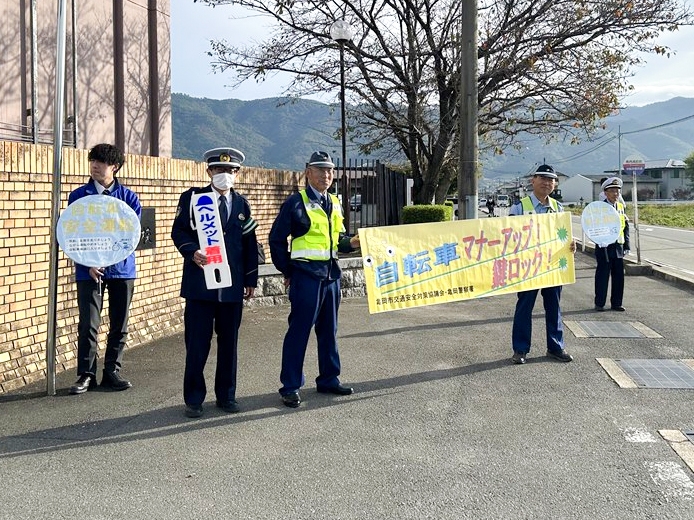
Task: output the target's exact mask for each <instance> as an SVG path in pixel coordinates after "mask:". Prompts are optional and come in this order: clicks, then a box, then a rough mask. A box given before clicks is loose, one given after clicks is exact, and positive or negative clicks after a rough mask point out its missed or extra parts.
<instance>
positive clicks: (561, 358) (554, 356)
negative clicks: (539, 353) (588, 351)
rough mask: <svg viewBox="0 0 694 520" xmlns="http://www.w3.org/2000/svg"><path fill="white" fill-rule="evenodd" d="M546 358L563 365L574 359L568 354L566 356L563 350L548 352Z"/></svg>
mask: <svg viewBox="0 0 694 520" xmlns="http://www.w3.org/2000/svg"><path fill="white" fill-rule="evenodd" d="M547 357H551V358H552V359H556V360H557V361H562V362H563V363H568V362H569V361H573V360H574V358H573V357H572V356H571V355H570V354H567V352H566V351H565V350H560V351H558V352H552V351H550V350H548V351H547Z"/></svg>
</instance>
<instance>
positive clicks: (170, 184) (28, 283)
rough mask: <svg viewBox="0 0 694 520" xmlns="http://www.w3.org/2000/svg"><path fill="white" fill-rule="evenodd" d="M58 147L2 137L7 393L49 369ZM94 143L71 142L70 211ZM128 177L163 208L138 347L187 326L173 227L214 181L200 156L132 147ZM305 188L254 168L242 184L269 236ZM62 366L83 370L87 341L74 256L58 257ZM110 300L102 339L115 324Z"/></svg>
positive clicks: (135, 313) (1, 330)
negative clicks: (189, 195) (185, 204)
mask: <svg viewBox="0 0 694 520" xmlns="http://www.w3.org/2000/svg"><path fill="white" fill-rule="evenodd" d="M52 170H53V149H52V147H50V146H41V145H38V146H36V145H30V144H23V143H15V142H3V141H0V220H2V228H1V229H0V281H1V282H2V283H0V393H4V392H8V391H10V390H12V389H15V388H18V387H20V386H23V385H25V384H27V383H30V382H33V381H36V380H39V379H43V378H45V376H46V351H45V349H46V341H47V338H46V334H47V332H46V331H47V321H48V320H47V313H48V279H49V272H48V270H49V235H50V221H51V194H52V182H53V179H52V175H51V172H52ZM88 171H89V169H88V162H87V151H86V150H75V149H69V148H65V149H64V153H63V167H62V177H61V179H62V180H61V184H62V187H61V195H60V200H61V209H64V208H65V207H66V205H67V197H68V194H69V193H70V191H72V190H73V189H75V188H77V187H78V186H80V185H82V184H84V183H85V182H87V181H88V179H89V176H88ZM119 180H120V181H121V182H122V183H123V184H124V185H126V186H128V187H129V188H131V189H132V190H133V191H135V192H136V193H137V194H138V195H139V197H140V201H141V203H142V206H143V207H144V208H147V207H149V208H155V212H156V235H155V236H156V247H155V248H154V249H146V250H142V251H137V252H136V256H137V269H138V281H137V282H136V285H135V296H134V298H133V303H132V306H131V312H130V327H129V330H130V335H129V338H128V346H129V347H133V346H137V345H140V344H142V343H146V342H148V341H151V340H153V339H156V338H160V337H163V336H167V335H170V334H172V333H174V332H178V331H180V330H182V328H183V323H182V319H183V316H182V310H183V300H182V299H181V298H179V296H178V292H179V284H180V272H181V263H182V259H181V257H180V256H179V254H178V252H177V251H176V249H175V247H174V246H173V243H172V242H171V239H170V238H169V234H170V232H171V222H172V221H173V217H174V213H175V211H176V204H177V202H178V197H179V195H180V193H182V192H183V191H185V190H186V189H187V188H189V187H191V186H204V185H206V184H208V183H209V178H208V177H207V174H206V173H205V166H204V164H202V163H196V162H194V161H183V160H178V159H169V158H162V157H147V156H136V155H129V156H128V157H127V163H126V166H125V167H124V168H123V170H122V171H121V172H120V175H119ZM300 185H301V186H303V180H302V176H301V174H300V173H297V172H286V171H276V170H263V169H260V168H252V167H244V168H243V170H242V173H241V175H240V176H239V179H238V182H237V186H236V189H237V191H239V192H240V193H242V194H243V195H245V196H246V197H247V198H248V200H249V201H250V203H251V208H252V211H253V215H254V218H255V219H256V220H257V221H258V223H259V226H258V230H257V234H258V239H259V241H261V242H262V243H263V244H264V245H265V247H266V250H267V236H268V233H269V231H270V226H271V225H272V221H273V219H274V217H275V215H276V214H277V211H278V209H279V205H280V204H281V203H282V201H284V199H286V197H287V196H288V195H289V194H290V193H292V192H294V191H296V190H297V189H298V187H299V186H300ZM56 308H57V337H56V338H55V343H56V349H57V356H56V358H57V370H58V371H59V372H60V371H63V370H67V369H70V368H73V367H74V366H75V365H76V363H75V355H76V349H77V345H76V344H77V318H78V311H77V298H76V289H75V283H74V273H73V267H72V262H71V261H70V260H69V259H68V258H67V257H66V256H65V255H64V254H63V253H62V251H61V252H59V256H58V294H57V302H56ZM107 309H108V298H106V303H105V306H104V310H103V312H102V315H103V318H104V319H103V324H102V327H101V331H102V332H101V334H100V336H99V344H100V345H103V344H104V340H105V332H104V331H106V330H108V327H107V324H108V317H107Z"/></svg>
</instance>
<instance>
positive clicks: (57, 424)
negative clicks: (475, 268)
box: [0, 252, 694, 520]
mask: <svg viewBox="0 0 694 520" xmlns="http://www.w3.org/2000/svg"><path fill="white" fill-rule="evenodd" d="M593 274H594V260H593V258H592V256H590V255H588V254H582V253H580V252H579V253H577V254H576V277H577V281H576V284H574V285H570V286H567V287H565V289H564V291H563V295H562V309H563V314H564V321H565V323H566V322H567V321H582V320H586V321H596V322H619V323H631V322H639V323H641V324H643V325H645V326H647V327H649V328H650V329H652V330H654V331H655V332H657V333H658V334H659V335H660V336H662V337H660V338H657V337H656V338H647V337H644V338H603V337H597V338H595V337H594V338H579V337H575V336H574V335H573V334H572V332H571V331H570V330H569V328H568V327H567V329H566V338H567V339H566V342H567V350H568V351H569V352H570V353H571V354H572V355H573V356H574V358H575V360H574V362H572V363H567V364H563V363H558V362H554V361H551V360H549V359H547V358H546V357H544V353H545V347H544V320H543V313H542V303H541V301H540V300H541V299H540V298H539V299H538V302H537V304H536V307H535V314H534V318H535V319H534V338H535V342H534V346H533V351H532V352H531V353H530V356H529V359H528V363H527V364H526V365H523V366H516V365H512V364H511V363H510V356H511V347H510V335H511V322H512V318H513V311H514V305H515V300H516V297H515V295H507V296H499V297H492V298H485V299H480V300H474V301H468V302H460V303H455V304H446V305H437V306H430V307H423V308H418V309H408V310H404V311H396V312H389V313H383V314H377V315H370V314H369V313H368V307H367V303H366V299H365V298H352V299H346V300H343V305H342V308H341V310H340V331H339V342H340V352H341V356H342V365H343V375H342V381H343V382H344V383H345V384H349V385H352V386H354V388H355V390H356V393H355V394H354V395H352V396H347V397H334V396H330V395H325V394H318V393H316V391H315V383H314V379H315V377H316V375H317V374H316V371H317V370H316V365H317V361H316V355H315V343H314V342H312V343H310V344H309V349H308V351H307V359H306V363H305V368H306V380H307V385H306V387H305V388H304V389H303V391H302V398H303V401H304V402H303V403H302V406H301V407H300V408H299V409H296V410H292V409H289V408H286V407H284V406H283V405H282V404H281V402H280V400H279V395H278V393H277V389H278V388H279V381H278V376H279V366H280V354H281V342H282V338H283V336H284V332H285V328H286V318H287V313H288V311H289V308H288V307H287V306H275V307H254V308H249V309H247V310H246V312H245V315H244V322H243V325H242V333H241V341H240V359H239V391H238V400H239V404H240V406H241V408H242V412H241V413H240V414H236V415H228V414H225V413H223V412H222V411H220V410H218V409H216V408H215V406H214V395H213V393H208V400H207V403H206V406H205V415H204V417H203V418H202V419H197V420H195V419H187V418H185V417H184V416H183V406H182V374H183V361H184V346H183V338H182V336H181V335H176V336H173V337H171V338H167V339H166V340H161V341H157V342H154V343H151V344H149V345H146V346H143V347H139V348H137V349H133V350H129V351H127V352H126V353H125V356H124V368H123V373H124V375H125V376H126V377H127V378H128V379H130V380H131V381H132V383H133V388H132V389H131V390H128V391H125V392H116V393H111V392H105V391H91V392H88V393H86V394H84V395H80V396H69V395H67V389H68V387H69V386H70V384H72V382H73V381H74V379H75V374H74V371H72V372H70V373H65V374H59V375H58V378H57V388H58V395H56V396H54V397H46V396H45V393H46V392H45V382H42V383H40V384H34V385H30V386H28V387H25V388H23V389H21V390H20V391H17V392H14V393H10V394H7V395H3V396H0V419H1V420H0V480H1V481H2V482H3V499H4V500H3V507H2V508H0V519H24V518H26V519H41V518H46V519H48V518H50V519H53V520H55V519H63V518H82V517H84V518H94V519H112V518H116V517H118V518H127V519H153V518H161V519H164V518H165V519H178V518H181V519H188V518H190V519H197V518H206V519H332V520H334V519H420V518H422V519H423V518H430V519H461V518H471V519H481V518H485V519H486V518H489V519H500V518H504V519H514V518H527V519H544V518H548V519H549V518H560V519H565V518H585V519H596V518H599V519H610V518H615V519H616V518H619V519H623V518H659V519H669V518H673V519H675V518H694V475H693V474H692V472H691V470H690V469H689V468H688V467H687V466H686V465H685V464H684V463H683V462H682V460H681V459H680V458H679V457H678V456H677V454H676V453H675V452H674V451H673V450H672V449H671V447H670V445H669V444H668V443H667V442H665V441H664V440H663V438H662V437H661V436H660V435H659V433H658V431H659V430H678V429H682V430H694V393H693V391H692V390H660V389H623V388H620V387H619V386H617V384H615V382H614V381H613V380H612V379H611V378H610V376H609V375H608V374H607V373H606V372H605V371H604V370H603V368H602V367H601V366H600V364H599V363H598V362H597V361H596V358H612V359H625V358H637V359H641V358H643V359H656V358H658V359H662V358H667V359H685V358H694V342H693V341H692V339H691V332H690V330H689V326H688V325H689V321H690V320H691V316H692V315H694V313H693V311H694V299H693V298H692V292H690V291H691V290H690V289H688V288H687V287H685V286H682V287H677V286H676V285H675V284H672V283H669V282H667V281H663V280H661V279H658V278H656V277H643V276H629V277H627V279H626V294H625V301H624V305H625V307H626V308H627V312H626V313H617V312H604V313H596V312H594V311H593V310H592V309H593ZM213 351H214V349H213ZM214 365H215V359H214V357H213V356H211V358H210V360H209V361H208V370H207V382H208V387H210V388H211V387H212V385H213V373H214ZM208 392H209V391H208Z"/></svg>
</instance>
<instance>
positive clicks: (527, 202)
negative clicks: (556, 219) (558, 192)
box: [521, 197, 559, 215]
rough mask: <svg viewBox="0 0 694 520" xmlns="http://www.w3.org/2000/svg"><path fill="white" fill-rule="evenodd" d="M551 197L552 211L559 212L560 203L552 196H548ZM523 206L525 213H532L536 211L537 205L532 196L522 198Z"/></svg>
mask: <svg viewBox="0 0 694 520" xmlns="http://www.w3.org/2000/svg"><path fill="white" fill-rule="evenodd" d="M547 198H548V199H549V207H550V208H552V211H554V212H555V213H559V204H557V201H556V200H554V199H553V198H552V197H547ZM521 207H522V208H523V215H530V214H532V213H536V211H535V206H533V201H532V199H531V198H530V197H523V198H522V199H521Z"/></svg>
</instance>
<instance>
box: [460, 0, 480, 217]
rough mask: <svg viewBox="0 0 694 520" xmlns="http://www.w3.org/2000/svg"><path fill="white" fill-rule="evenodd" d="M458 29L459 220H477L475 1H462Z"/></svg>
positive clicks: (477, 153) (477, 145) (477, 148)
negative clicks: (459, 27)
mask: <svg viewBox="0 0 694 520" xmlns="http://www.w3.org/2000/svg"><path fill="white" fill-rule="evenodd" d="M461 9H462V12H461V30H460V40H461V41H460V99H459V106H460V108H459V124H460V158H459V161H458V219H461V218H465V219H474V218H477V164H478V155H479V141H478V136H477V108H478V107H477V0H462V4H461Z"/></svg>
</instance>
